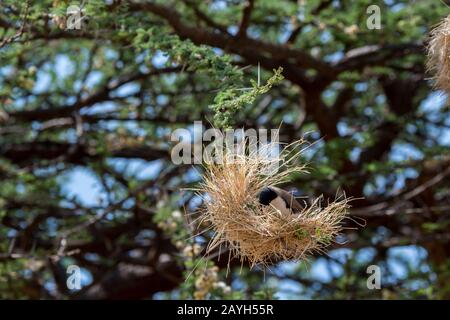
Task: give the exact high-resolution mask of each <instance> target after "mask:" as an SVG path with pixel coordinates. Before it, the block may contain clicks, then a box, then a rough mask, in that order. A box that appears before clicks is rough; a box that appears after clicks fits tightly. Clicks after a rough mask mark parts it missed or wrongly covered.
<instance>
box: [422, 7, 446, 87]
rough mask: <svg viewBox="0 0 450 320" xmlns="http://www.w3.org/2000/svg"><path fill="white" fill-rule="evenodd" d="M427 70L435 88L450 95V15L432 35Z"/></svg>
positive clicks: (434, 29)
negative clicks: (431, 76)
mask: <svg viewBox="0 0 450 320" xmlns="http://www.w3.org/2000/svg"><path fill="white" fill-rule="evenodd" d="M430 36H431V38H430V42H429V44H428V61H427V70H428V71H429V72H430V73H431V74H432V75H433V80H434V86H435V87H436V88H437V89H439V90H443V91H445V92H447V93H450V15H449V16H447V17H446V18H445V19H444V20H443V21H441V22H440V23H439V24H438V25H437V26H436V27H435V28H433V30H432V31H431V33H430Z"/></svg>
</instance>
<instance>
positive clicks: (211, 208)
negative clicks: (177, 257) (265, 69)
mask: <svg viewBox="0 0 450 320" xmlns="http://www.w3.org/2000/svg"><path fill="white" fill-rule="evenodd" d="M304 146H305V143H304V142H302V141H298V142H296V143H294V144H291V145H288V146H286V147H284V148H282V150H281V152H280V155H279V157H278V159H270V158H268V157H267V156H261V155H259V154H261V153H258V155H256V154H250V155H245V156H243V155H236V154H230V153H229V154H227V152H226V151H224V157H223V162H222V164H209V165H206V166H205V171H206V172H205V174H204V181H203V183H202V184H201V187H200V188H199V189H196V190H197V192H198V194H199V195H201V196H202V197H203V198H204V200H205V208H204V209H203V210H202V212H201V219H200V220H201V224H202V225H204V223H206V224H207V225H209V228H208V230H210V229H213V230H214V236H213V237H212V239H211V241H210V243H209V245H208V247H207V255H209V254H210V253H212V252H213V251H214V252H216V253H217V252H223V250H224V249H228V250H229V251H230V259H231V258H232V257H237V258H240V259H241V262H244V260H248V262H249V264H250V267H253V266H255V265H262V266H266V267H267V266H269V265H271V264H272V263H274V262H277V261H280V259H281V260H306V259H307V257H308V256H309V255H310V254H312V253H314V252H323V250H324V248H325V247H326V246H328V245H330V244H331V243H332V242H333V241H334V240H335V237H336V235H337V234H338V233H339V232H340V231H341V230H342V227H341V221H342V220H343V219H344V218H345V217H346V215H347V211H348V208H349V205H348V201H349V199H346V198H345V195H341V196H340V197H339V198H337V199H335V200H334V201H332V202H328V203H326V205H324V203H325V200H324V199H323V197H319V198H317V199H314V200H312V201H309V204H308V205H307V206H305V208H304V209H303V210H302V211H301V212H300V213H297V214H289V215H283V214H281V212H279V211H278V210H276V209H275V208H274V207H273V206H262V205H261V204H260V203H259V201H258V195H259V192H260V190H261V189H262V188H263V187H265V186H277V185H279V184H281V183H283V182H286V181H287V180H288V179H289V177H291V176H292V174H296V173H306V170H305V165H298V164H295V163H294V161H298V160H299V154H300V153H302V152H303V151H304V149H305V148H304ZM262 154H264V152H262ZM277 167H278V170H273V168H277ZM197 221H198V220H197Z"/></svg>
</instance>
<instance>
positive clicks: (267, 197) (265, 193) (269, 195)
mask: <svg viewBox="0 0 450 320" xmlns="http://www.w3.org/2000/svg"><path fill="white" fill-rule="evenodd" d="M276 197H278V195H277V193H276V192H275V191H273V190H272V189H271V188H264V189H262V190H261V192H260V193H259V203H261V204H262V205H265V206H268V205H269V204H270V202H271V201H272V200H273V199H275V198H276Z"/></svg>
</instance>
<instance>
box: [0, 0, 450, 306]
mask: <svg viewBox="0 0 450 320" xmlns="http://www.w3.org/2000/svg"><path fill="white" fill-rule="evenodd" d="M71 4H75V5H78V6H81V7H82V8H83V17H85V18H84V19H83V22H82V27H81V29H80V30H68V29H67V28H66V26H67V14H66V13H67V8H68V6H69V5H71ZM373 4H376V5H378V6H379V7H380V9H381V23H382V28H381V29H379V30H377V29H375V30H369V29H368V28H367V26H366V20H367V18H368V14H367V13H366V9H367V7H368V6H369V5H373ZM448 14H449V8H448V6H447V5H446V4H445V3H444V1H438V0H433V1H430V0H415V1H405V0H386V1H376V0H370V1H369V0H358V1H338V0H330V1H328V0H308V1H301V0H300V1H288V0H277V1H273V0H254V1H252V0H248V1H232V0H228V1H224V0H222V1H219V0H207V1H197V0H176V1H175V0H166V1H150V0H148V1H134V0H133V1H120V0H110V1H100V0H89V1H80V2H77V1H73V2H70V1H64V0H42V1H13V0H3V1H1V4H0V61H1V63H0V219H1V224H0V298H46V299H55V298H67V299H80V298H81V299H112V298H196V299H203V298H206V299H217V298H251V299H260V298H261V299H264V298H321V299H333V298H342V299H366V298H383V299H404V298H441V299H442V298H449V297H450V281H449V279H450V277H449V272H450V259H449V254H450V246H449V243H450V242H449V236H450V233H449V221H450V220H449V214H450V210H449V208H450V203H449V199H450V197H449V187H450V184H449V181H450V180H449V175H450V157H449V152H448V151H449V145H450V133H449V132H450V131H449V130H450V129H449V126H450V122H449V107H448V104H447V103H446V100H445V98H444V97H443V96H442V95H441V94H440V93H439V92H433V91H432V89H431V87H430V82H429V81H428V80H427V79H428V77H429V75H427V74H426V73H425V70H424V62H425V51H424V48H425V46H426V42H427V33H428V32H429V30H430V28H431V27H432V26H433V25H434V24H436V23H437V22H438V21H440V20H441V19H442V18H443V17H445V16H446V15H448ZM258 64H259V65H260V66H261V68H262V70H261V75H262V80H263V83H262V84H266V81H267V80H269V78H271V77H272V76H273V75H274V70H278V68H282V69H283V72H282V74H283V76H284V78H285V79H284V80H282V81H280V80H281V78H280V77H279V75H278V74H277V73H276V74H275V78H272V80H271V81H274V82H275V83H277V84H275V85H274V86H273V87H272V82H269V83H268V86H267V87H258V86H257V85H256V84H255V82H254V81H255V80H256V77H257V66H258ZM280 70H281V69H280ZM244 87H250V88H253V89H249V90H247V91H245V90H239V89H240V88H244ZM269 87H272V88H271V90H270V91H268V89H270V88H269ZM195 120H202V121H203V124H204V125H205V126H207V127H209V126H211V123H215V124H216V125H217V126H219V127H228V126H233V127H246V128H250V127H253V128H269V129H270V128H278V127H279V125H280V123H281V122H282V126H281V136H280V139H281V140H282V141H284V142H292V141H294V140H296V139H299V138H301V137H302V136H303V135H304V134H305V133H306V132H313V133H312V134H309V135H308V136H307V137H308V140H310V141H311V142H315V144H314V146H313V147H312V148H311V149H310V150H309V151H308V152H307V153H306V154H305V155H304V158H305V159H301V161H309V162H310V169H311V173H312V174H311V175H308V176H298V177H294V179H293V180H292V181H291V183H290V184H289V185H286V188H293V189H295V190H297V192H298V194H299V195H302V196H309V197H315V196H318V195H320V194H324V195H325V196H326V197H329V198H334V196H335V194H336V192H337V190H338V189H339V188H342V189H344V190H345V192H346V193H347V196H352V197H355V198H358V200H356V201H354V202H353V205H354V207H353V209H352V211H351V214H352V215H353V216H355V217H362V218H364V219H365V220H366V221H367V226H366V227H365V228H363V229H360V230H356V231H355V230H347V231H346V233H345V234H344V235H343V236H342V239H340V242H341V243H343V244H340V245H334V246H333V247H332V248H331V249H332V250H331V251H330V253H329V255H323V256H317V257H313V258H312V259H311V261H310V263H309V264H308V265H307V264H304V263H294V262H280V263H279V264H277V265H275V266H273V268H272V269H271V271H270V272H266V274H264V272H263V270H260V269H256V270H251V271H250V270H248V269H247V268H246V267H245V265H244V267H243V268H242V269H241V264H240V262H239V261H234V260H232V261H231V269H230V271H229V275H228V277H226V273H227V268H226V263H227V261H228V255H227V254H226V253H225V254H222V256H221V259H219V260H217V259H212V260H210V261H208V262H207V263H206V262H205V261H202V260H200V259H199V258H198V257H199V256H201V255H202V254H203V251H204V246H205V243H206V241H207V240H208V234H206V235H205V236H204V237H191V235H192V234H193V233H195V231H194V230H191V229H190V228H188V227H187V226H186V220H185V218H184V214H183V212H184V209H185V208H186V209H187V210H189V211H190V212H194V213H195V209H196V208H197V207H198V206H199V205H201V201H199V199H198V198H197V197H195V196H194V195H193V194H191V193H189V192H183V191H182V190H181V189H182V188H186V187H191V186H194V185H195V184H196V183H198V181H199V179H200V178H201V175H200V171H199V170H201V168H193V167H192V166H188V165H178V166H176V165H173V164H172V163H171V161H170V147H171V143H170V133H171V132H172V131H173V130H174V129H175V128H191V127H192V124H193V121H195ZM299 160H300V159H299ZM352 226H353V227H354V226H355V225H351V224H350V225H349V227H352ZM187 238H189V240H186V239H187ZM219 255H220V253H217V256H219ZM71 264H76V265H78V266H80V267H81V268H82V275H83V281H82V285H83V287H82V289H81V290H79V291H73V290H69V289H68V288H67V286H66V279H67V276H68V275H67V273H66V268H67V266H68V265H71ZM372 264H376V265H379V266H380V267H381V269H382V289H381V290H368V289H367V287H366V279H367V276H368V275H367V273H366V268H367V267H368V266H369V265H372ZM194 266H197V268H196V269H195V271H194V272H193V273H192V274H191V276H190V277H189V279H188V281H184V279H185V278H186V276H187V275H188V274H190V272H191V271H192V268H193V267H194Z"/></svg>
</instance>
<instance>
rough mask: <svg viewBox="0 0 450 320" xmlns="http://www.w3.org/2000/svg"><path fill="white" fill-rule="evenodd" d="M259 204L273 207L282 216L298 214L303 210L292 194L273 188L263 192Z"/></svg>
mask: <svg viewBox="0 0 450 320" xmlns="http://www.w3.org/2000/svg"><path fill="white" fill-rule="evenodd" d="M259 203H261V204H262V205H264V206H268V205H272V206H273V207H274V208H275V209H277V210H278V211H280V212H281V213H282V214H292V213H298V212H300V211H302V209H303V207H302V206H301V205H300V203H299V202H298V201H297V200H296V199H295V197H294V195H293V194H292V193H289V192H287V191H285V190H283V189H280V188H277V187H272V186H270V187H265V188H263V189H262V190H261V192H260V193H259Z"/></svg>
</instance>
